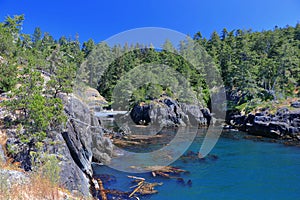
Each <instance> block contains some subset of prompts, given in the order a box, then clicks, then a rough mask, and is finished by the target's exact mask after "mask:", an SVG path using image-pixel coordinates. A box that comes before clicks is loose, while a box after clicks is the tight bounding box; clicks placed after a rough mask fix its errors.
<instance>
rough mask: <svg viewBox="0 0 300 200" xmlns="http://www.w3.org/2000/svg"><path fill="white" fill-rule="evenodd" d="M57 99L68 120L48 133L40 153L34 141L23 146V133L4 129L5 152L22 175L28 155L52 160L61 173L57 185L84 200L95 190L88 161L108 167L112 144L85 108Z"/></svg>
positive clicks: (28, 163)
mask: <svg viewBox="0 0 300 200" xmlns="http://www.w3.org/2000/svg"><path fill="white" fill-rule="evenodd" d="M60 98H61V99H62V100H63V104H64V110H65V113H66V115H67V116H68V121H67V124H66V127H65V128H64V130H62V131H58V130H53V131H49V132H48V133H47V138H46V139H45V140H44V141H43V147H42V149H38V147H37V145H36V144H37V141H35V140H34V139H32V140H31V141H29V142H24V141H22V140H21V139H20V138H19V137H18V135H19V134H22V133H20V132H22V131H25V130H17V129H6V135H7V141H6V149H7V150H8V153H9V154H10V156H11V157H12V158H13V159H14V161H16V162H20V165H21V167H22V168H23V169H24V170H25V171H30V170H32V169H33V166H32V155H31V153H32V152H38V153H39V154H41V155H43V154H44V153H46V154H47V155H53V156H56V158H57V159H58V160H59V166H60V169H61V172H60V184H61V185H62V186H64V187H65V188H66V189H68V190H69V191H71V192H75V193H80V194H81V195H82V196H85V197H88V196H91V191H92V190H93V189H94V188H97V182H96V181H94V180H93V178H92V177H93V169H92V161H96V162H99V163H108V162H109V161H110V158H111V155H112V151H113V149H112V143H111V141H110V140H109V139H108V138H104V137H103V129H102V127H101V126H100V124H99V121H98V119H97V118H96V117H95V116H94V113H93V112H92V111H91V110H90V108H89V106H88V105H86V104H85V103H84V102H82V101H81V100H80V99H79V98H76V97H75V96H67V95H62V94H61V95H60ZM6 120H10V119H6ZM0 147H1V146H0ZM0 153H1V152H0Z"/></svg>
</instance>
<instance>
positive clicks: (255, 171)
mask: <svg viewBox="0 0 300 200" xmlns="http://www.w3.org/2000/svg"><path fill="white" fill-rule="evenodd" d="M202 139H203V138H201V137H197V138H196V140H195V141H194V142H193V144H192V146H191V147H190V148H189V150H192V151H198V150H199V147H200V143H201V142H202ZM210 154H211V155H214V156H209V157H208V158H206V159H205V160H201V161H200V160H193V159H192V160H190V159H179V160H177V161H176V162H174V163H173V164H172V166H177V167H180V168H183V169H185V170H188V171H189V172H190V173H189V174H182V175H181V177H182V178H183V179H184V180H185V182H187V181H188V180H189V179H190V180H191V181H192V185H191V186H188V185H187V184H186V183H184V184H183V183H179V182H177V180H176V179H165V178H157V177H156V178H155V179H154V178H153V177H151V175H150V173H147V174H137V176H142V177H144V178H146V180H147V181H148V182H163V185H162V186H157V187H156V189H157V190H158V191H159V193H158V194H154V195H151V196H144V197H141V196H140V197H139V198H140V199H149V200H169V199H170V200H175V199H178V200H185V199H195V200H198V199H300V148H298V147H288V146H284V145H282V144H275V143H267V142H255V141H251V140H245V139H240V140H233V139H228V138H220V139H219V141H218V143H217V144H216V146H215V147H214V149H213V151H212V152H211V153H210ZM95 171H96V174H113V175H114V176H115V178H116V180H115V181H111V182H105V185H104V186H105V188H112V189H119V190H122V191H130V190H132V189H129V187H130V186H132V184H131V183H130V180H129V179H128V178H127V175H128V173H122V172H118V171H116V170H112V169H110V168H108V167H103V166H98V167H96V170H95ZM132 175H135V174H132Z"/></svg>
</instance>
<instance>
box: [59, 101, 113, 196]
mask: <svg viewBox="0 0 300 200" xmlns="http://www.w3.org/2000/svg"><path fill="white" fill-rule="evenodd" d="M64 100H66V99H65V98H64ZM64 104H65V112H66V113H67V114H68V115H69V121H68V123H67V130H66V131H65V132H63V133H62V137H63V139H64V141H65V143H66V145H67V147H68V148H67V149H68V150H69V152H70V153H69V154H70V156H71V157H72V159H71V160H73V161H74V162H75V163H76V166H73V167H72V169H73V172H72V173H74V174H76V172H77V171H78V169H77V168H79V169H80V170H81V171H82V172H83V174H82V173H79V174H77V176H75V177H74V178H71V180H70V181H69V182H67V183H66V186H68V187H67V188H68V189H69V190H74V189H75V190H79V191H80V192H81V193H83V194H87V193H88V192H89V184H87V183H88V182H90V183H91V178H92V176H93V170H92V165H91V163H92V159H94V160H95V161H96V162H100V163H108V162H109V161H110V157H111V155H112V151H113V148H112V143H111V141H110V140H109V139H108V138H104V137H102V136H103V130H102V127H101V126H100V124H99V121H98V119H97V118H96V117H95V116H94V114H93V113H92V112H91V111H90V109H89V107H88V106H87V105H86V104H84V103H83V102H82V101H80V100H79V99H78V98H76V97H71V98H69V99H68V101H67V102H64ZM66 166H68V165H66ZM65 170H68V169H65ZM65 170H64V171H65ZM63 175H64V178H62V179H70V176H69V175H71V174H70V173H69V172H63ZM84 177H86V178H84ZM78 181H79V183H80V182H81V183H82V184H81V186H76V183H78Z"/></svg>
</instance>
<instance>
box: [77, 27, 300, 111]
mask: <svg viewBox="0 0 300 200" xmlns="http://www.w3.org/2000/svg"><path fill="white" fill-rule="evenodd" d="M299 40H300V24H297V25H296V26H295V27H292V26H287V27H285V28H278V27H275V28H274V30H269V31H262V32H252V31H251V30H232V31H227V30H226V29H223V31H222V32H221V34H220V35H219V34H218V33H217V32H213V33H212V35H211V37H210V38H209V39H206V38H202V36H201V33H200V32H198V33H196V34H195V36H194V38H193V41H191V40H189V39H187V40H185V41H182V42H181V43H180V45H179V46H173V45H172V43H171V42H170V41H166V42H165V44H163V45H162V47H161V49H160V50H157V49H153V48H151V47H145V46H143V45H142V44H135V45H132V46H129V45H127V46H124V47H121V46H114V47H113V48H110V47H109V46H108V45H107V44H105V43H100V44H98V45H96V47H95V45H94V44H93V42H92V41H89V42H88V43H85V44H86V47H85V49H89V50H88V51H86V52H92V53H91V54H89V56H88V57H87V62H86V63H85V65H83V67H84V68H85V71H89V72H90V73H86V74H85V75H86V77H85V78H84V79H85V80H86V82H87V83H88V84H90V85H91V86H93V87H97V88H98V90H99V91H100V93H101V94H103V95H104V96H105V97H106V98H107V99H108V100H111V96H112V91H113V90H114V86H115V85H116V84H117V83H118V82H120V78H121V77H122V76H124V75H125V74H126V72H128V71H129V70H131V69H133V68H134V67H136V66H138V65H140V64H142V63H153V64H165V65H168V66H170V67H171V68H173V69H175V70H176V71H178V72H179V73H181V74H183V75H184V76H185V77H186V78H187V79H188V81H189V82H190V87H191V88H192V89H193V90H194V91H195V92H197V96H198V97H201V98H202V99H204V101H205V103H209V91H208V87H207V85H208V84H210V83H207V82H206V79H205V75H206V74H207V73H208V72H209V71H211V70H212V69H213V70H216V71H218V72H220V73H221V76H222V79H223V82H224V85H225V87H226V91H227V100H228V102H227V104H228V109H233V110H234V109H239V110H246V111H250V110H251V109H253V108H254V107H255V106H257V105H259V104H261V103H262V102H265V101H272V100H275V101H277V100H280V99H285V98H287V97H299V95H300V93H299V86H300V62H299V61H300V60H299V59H300V49H299V47H300V41H299ZM194 42H196V43H197V44H199V45H200V46H202V47H203V48H204V49H205V50H206V52H207V53H208V55H210V57H208V56H207V54H206V52H203V51H201V52H199V53H198V54H197V52H196V54H195V50H194V49H190V48H189V47H190V46H191V44H192V43H194ZM91 44H92V45H91ZM87 47H88V48H87ZM93 48H94V51H91V50H90V49H93ZM187 54H192V55H193V56H195V57H197V58H198V59H199V60H202V61H203V63H201V64H200V65H198V66H194V65H192V63H188V62H187V60H185V59H184V58H183V57H182V56H181V55H187ZM113 58H116V59H113ZM106 62H111V63H106ZM147 88H148V89H147ZM131 89H132V88H131ZM152 90H154V91H155V94H154V93H153V92H151V91H152ZM147 91H148V93H151V94H152V95H151V94H150V95H149V94H148V93H147ZM161 93H168V89H167V88H166V87H162V86H158V85H155V86H151V87H149V86H145V87H144V88H140V89H138V90H137V91H136V92H134V93H133V94H132V96H133V98H132V99H133V100H135V101H145V100H147V99H151V98H154V97H157V95H159V94H161Z"/></svg>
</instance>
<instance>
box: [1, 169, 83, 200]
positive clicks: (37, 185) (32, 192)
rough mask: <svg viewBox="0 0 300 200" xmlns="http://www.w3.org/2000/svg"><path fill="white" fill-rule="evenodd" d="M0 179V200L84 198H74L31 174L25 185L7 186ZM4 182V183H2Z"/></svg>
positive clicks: (40, 177)
mask: <svg viewBox="0 0 300 200" xmlns="http://www.w3.org/2000/svg"><path fill="white" fill-rule="evenodd" d="M3 178H5V177H2V179H1V177H0V180H1V183H0V184H1V185H0V199H3V200H4V199H10V200H65V199H69V200H72V199H74V200H75V199H76V200H79V199H80V200H81V199H82V200H83V199H85V198H83V197H79V196H76V197H75V196H74V195H72V194H71V193H70V192H69V191H67V190H65V189H63V188H61V187H59V185H53V184H51V181H50V180H48V179H45V178H43V177H42V176H39V175H36V174H32V175H31V176H30V177H29V180H28V181H26V182H25V183H21V184H20V183H13V185H11V186H9V184H8V183H5V180H3ZM3 181H4V182H3Z"/></svg>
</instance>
